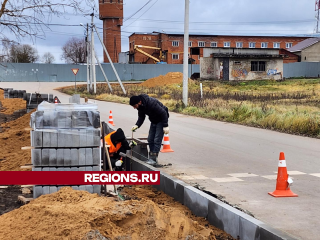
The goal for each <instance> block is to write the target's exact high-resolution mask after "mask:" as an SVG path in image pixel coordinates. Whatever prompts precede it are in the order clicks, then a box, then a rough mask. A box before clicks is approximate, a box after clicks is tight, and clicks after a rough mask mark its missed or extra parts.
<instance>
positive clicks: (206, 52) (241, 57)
mask: <svg viewBox="0 0 320 240" xmlns="http://www.w3.org/2000/svg"><path fill="white" fill-rule="evenodd" d="M196 50H197V49H192V52H197V51H196ZM284 57H285V56H284V54H282V53H281V49H273V48H272V49H270V48H265V49H251V48H241V49H239V48H203V57H201V58H200V78H201V79H217V80H262V79H274V80H280V79H282V72H283V59H284Z"/></svg>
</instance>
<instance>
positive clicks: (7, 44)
mask: <svg viewBox="0 0 320 240" xmlns="http://www.w3.org/2000/svg"><path fill="white" fill-rule="evenodd" d="M14 43H15V42H13V41H11V40H9V38H7V37H4V38H3V39H2V40H1V45H2V48H1V52H0V62H8V60H9V56H10V48H11V46H12V45H13V44H14Z"/></svg>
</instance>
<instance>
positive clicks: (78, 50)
mask: <svg viewBox="0 0 320 240" xmlns="http://www.w3.org/2000/svg"><path fill="white" fill-rule="evenodd" d="M62 51H63V54H62V56H61V59H62V60H65V62H66V63H85V62H87V45H86V41H85V39H81V38H75V37H72V38H70V39H69V41H68V42H67V43H66V44H65V45H64V46H63V47H62Z"/></svg>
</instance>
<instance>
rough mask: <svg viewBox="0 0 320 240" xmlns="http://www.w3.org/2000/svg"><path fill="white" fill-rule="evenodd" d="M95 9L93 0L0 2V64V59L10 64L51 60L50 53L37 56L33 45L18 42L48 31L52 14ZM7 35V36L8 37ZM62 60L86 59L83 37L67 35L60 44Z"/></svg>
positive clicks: (87, 12) (57, 14) (50, 61)
mask: <svg viewBox="0 0 320 240" xmlns="http://www.w3.org/2000/svg"><path fill="white" fill-rule="evenodd" d="M92 9H97V6H96V3H95V0H83V1H79V0H62V1H56V0H23V1H20V0H19V1H17V0H15V1H12V0H2V1H0V44H2V47H1V46H0V65H1V62H13V63H34V62H39V61H40V62H43V63H53V62H54V61H55V59H54V56H53V54H52V53H50V52H46V53H44V54H43V55H42V56H39V55H38V51H37V49H36V48H34V47H33V46H31V45H30V44H22V43H20V42H21V39H24V38H30V39H32V40H34V39H35V38H37V37H44V36H45V31H44V29H46V30H48V29H49V30H50V23H49V20H50V19H51V18H52V17H53V16H56V17H59V18H64V17H65V14H66V13H68V12H69V11H73V12H74V13H75V14H81V15H88V14H89V13H91V11H92ZM8 36H10V39H9V38H8ZM62 50H63V54H62V56H61V59H62V60H65V62H66V63H84V62H86V54H87V53H86V43H85V41H84V39H77V38H71V39H70V40H69V41H68V42H67V43H66V44H65V45H64V46H63V47H62Z"/></svg>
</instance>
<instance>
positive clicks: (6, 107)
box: [0, 89, 26, 114]
mask: <svg viewBox="0 0 320 240" xmlns="http://www.w3.org/2000/svg"><path fill="white" fill-rule="evenodd" d="M0 101H1V104H0V106H1V107H2V108H1V110H0V112H1V113H3V114H13V113H14V112H15V111H17V110H20V109H25V108H26V101H25V100H23V99H21V98H4V97H3V90H1V89H0Z"/></svg>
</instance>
